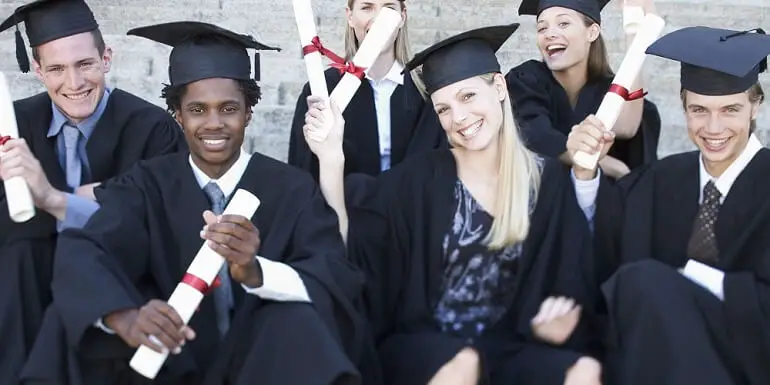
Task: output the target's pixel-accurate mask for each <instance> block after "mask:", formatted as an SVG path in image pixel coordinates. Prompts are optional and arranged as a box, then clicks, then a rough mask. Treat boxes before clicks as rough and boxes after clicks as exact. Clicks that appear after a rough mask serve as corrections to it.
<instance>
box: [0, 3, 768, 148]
mask: <svg viewBox="0 0 770 385" xmlns="http://www.w3.org/2000/svg"><path fill="white" fill-rule="evenodd" d="M617 2H618V0H614V1H613V2H612V3H611V4H609V5H608V6H607V7H606V8H605V10H604V12H603V15H602V18H603V30H604V32H603V33H604V38H605V40H606V41H607V43H608V46H609V49H610V52H611V59H612V63H613V66H614V67H615V68H617V66H618V65H620V61H621V60H622V58H623V54H624V50H625V41H624V37H623V33H622V24H621V22H622V19H621V12H620V8H619V7H618V6H617V5H616V4H615V3H617ZM313 3H314V11H315V14H316V18H317V25H318V29H319V34H320V35H321V36H322V39H323V40H324V41H325V43H326V45H327V46H329V47H330V48H331V49H333V50H334V51H335V52H340V53H341V52H342V36H343V35H342V33H343V27H344V7H345V1H343V0H315V1H314V2H313ZM519 3H520V1H506V0H410V1H408V2H407V4H408V7H409V8H408V12H409V18H410V21H409V27H410V33H411V39H412V46H413V49H414V51H415V52H417V51H419V50H421V49H423V48H425V47H427V46H428V45H430V44H432V43H434V42H436V41H438V40H439V39H442V38H445V37H447V36H450V35H452V34H455V33H458V32H461V31H464V30H467V29H471V28H475V27H481V26H485V25H493V24H503V23H511V22H520V23H521V24H522V26H521V28H520V29H519V31H517V32H516V34H514V35H513V37H512V38H511V39H510V40H509V41H508V42H507V43H506V44H505V46H504V47H503V48H502V49H501V50H500V53H499V57H500V60H501V62H502V64H503V68H504V69H505V70H506V71H507V70H508V69H510V68H511V67H513V66H514V65H516V64H517V63H520V62H522V61H524V60H527V59H530V58H534V57H536V55H537V53H536V49H535V40H534V38H535V27H534V19H533V18H532V17H519V16H517V14H516V10H517V9H518V6H519ZM21 4H22V2H19V1H9V0H2V1H0V12H2V15H3V17H5V15H10V14H11V12H12V11H13V9H14V8H16V7H18V6H19V5H21ZM89 5H90V6H91V8H92V9H93V10H94V13H95V14H96V17H97V20H98V21H99V23H100V25H101V29H102V32H103V33H104V35H105V39H106V41H107V44H108V45H110V46H111V47H112V48H113V51H114V65H113V70H112V71H111V72H110V74H109V76H108V82H109V84H110V85H111V86H113V87H119V88H122V89H124V90H127V91H129V92H133V93H135V94H137V95H139V96H141V97H143V98H145V99H147V100H149V101H151V102H153V103H156V104H158V105H161V106H163V105H164V102H163V100H161V99H160V90H161V87H162V83H163V82H166V81H167V66H168V54H169V52H170V48H169V47H166V46H163V45H160V44H156V43H153V42H150V41H147V40H145V39H141V38H137V37H129V36H126V35H125V33H126V31H128V30H129V29H131V28H134V27H138V26H143V25H148V24H155V23H161V22H169V21H181V20H196V21H205V22H210V23H215V24H218V25H221V26H223V27H225V28H229V29H232V30H234V31H237V32H240V33H248V34H252V35H253V36H255V37H256V38H257V40H259V41H262V42H264V43H266V44H268V45H277V46H279V47H281V48H282V49H283V50H282V51H281V52H272V51H268V52H264V53H263V54H262V82H261V84H260V85H261V86H262V89H263V99H262V101H261V103H260V104H259V105H258V106H257V108H256V111H255V116H254V119H253V121H252V124H251V126H250V127H249V132H248V135H247V143H246V147H247V149H248V150H250V151H259V152H262V153H264V154H266V155H269V156H272V157H275V158H277V159H280V160H285V158H286V154H287V150H288V135H289V128H290V124H291V118H292V114H293V111H294V105H295V102H296V99H297V96H298V95H299V92H300V90H301V89H302V86H303V85H304V83H305V82H306V74H305V72H304V65H303V63H302V59H301V56H300V48H299V44H298V36H297V28H296V25H295V22H294V16H293V10H292V6H291V2H290V1H289V0H279V1H270V0H90V1H89ZM656 6H657V8H658V10H659V12H660V13H661V14H662V15H663V16H664V17H665V19H666V21H667V26H666V31H665V32H668V31H672V30H674V29H678V28H682V27H685V26H692V25H705V26H712V27H721V28H731V29H740V30H742V29H749V28H754V27H764V28H765V29H768V30H770V0H730V1H723V0H658V1H656ZM25 40H26V39H25ZM14 52H15V51H14V40H13V30H9V31H6V32H4V33H2V34H0V71H3V72H4V73H6V74H7V75H8V77H9V81H10V84H11V93H12V95H13V97H14V98H21V97H24V96H28V95H31V94H34V93H37V92H40V91H42V90H43V87H42V85H41V84H40V83H39V82H38V81H37V79H36V78H35V77H34V75H32V74H22V73H20V72H19V71H18V66H17V65H16V61H15V55H14ZM725 60H729V58H725ZM644 73H645V79H646V82H647V88H648V89H649V92H650V94H649V96H648V97H649V98H650V99H651V100H652V101H654V102H655V103H656V104H657V106H658V108H659V110H660V113H661V116H662V119H663V128H662V132H661V139H660V146H659V151H658V152H659V155H660V156H665V155H668V154H672V153H676V152H680V151H685V150H689V149H692V148H693V147H692V145H691V144H690V142H689V140H688V139H687V135H686V132H685V121H684V116H683V113H682V110H681V104H680V102H679V97H678V89H679V78H678V76H679V66H678V65H675V64H674V63H672V62H669V61H667V60H664V59H660V58H656V57H649V58H648V59H647V62H646V63H645V68H644ZM762 78H763V79H762V83H763V85H764V86H765V90H766V91H768V92H770V74H766V75H764V76H762ZM761 110H762V112H761V114H760V116H759V120H758V123H759V124H758V126H759V128H758V133H759V136H760V139H761V140H762V141H763V143H768V140H770V106H763V107H762V109H761Z"/></svg>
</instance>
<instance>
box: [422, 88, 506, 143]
mask: <svg viewBox="0 0 770 385" xmlns="http://www.w3.org/2000/svg"><path fill="white" fill-rule="evenodd" d="M505 95H506V86H505V79H503V77H502V75H500V74H495V77H494V78H493V80H492V82H489V81H487V80H485V79H484V78H482V77H480V76H475V77H472V78H469V79H465V80H462V81H459V82H456V83H454V84H450V85H448V86H445V87H444V88H441V89H439V90H437V91H435V92H434V93H433V94H431V100H432V101H433V108H434V110H435V111H436V114H438V117H439V121H440V122H441V127H443V128H444V131H446V134H447V136H448V137H449V140H450V142H451V143H452V144H453V145H454V146H455V147H462V148H465V149H467V150H471V151H481V150H485V149H487V148H490V146H492V145H493V144H495V143H496V142H497V137H498V135H499V133H500V128H501V127H502V125H503V108H502V104H501V103H502V102H503V101H505V102H506V103H508V101H506V96H505Z"/></svg>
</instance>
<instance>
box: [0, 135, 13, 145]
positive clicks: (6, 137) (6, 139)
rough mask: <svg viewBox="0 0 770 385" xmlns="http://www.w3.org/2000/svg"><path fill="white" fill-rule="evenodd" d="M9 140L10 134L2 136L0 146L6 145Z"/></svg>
mask: <svg viewBox="0 0 770 385" xmlns="http://www.w3.org/2000/svg"><path fill="white" fill-rule="evenodd" d="M9 140H11V137H10V136H0V146H2V145H4V144H5V143H6V142H8V141H9Z"/></svg>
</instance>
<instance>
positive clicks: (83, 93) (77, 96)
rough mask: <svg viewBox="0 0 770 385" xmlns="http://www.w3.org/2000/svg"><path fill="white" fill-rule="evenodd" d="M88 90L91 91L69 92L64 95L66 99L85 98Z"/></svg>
mask: <svg viewBox="0 0 770 385" xmlns="http://www.w3.org/2000/svg"><path fill="white" fill-rule="evenodd" d="M89 92H91V91H86V92H81V93H79V94H69V95H65V96H67V99H73V100H77V99H83V98H85V97H86V96H88V93H89Z"/></svg>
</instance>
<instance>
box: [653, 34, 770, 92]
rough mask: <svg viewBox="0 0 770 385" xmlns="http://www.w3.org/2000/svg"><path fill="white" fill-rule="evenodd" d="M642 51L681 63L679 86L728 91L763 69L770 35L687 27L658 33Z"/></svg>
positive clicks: (743, 85)
mask: <svg viewBox="0 0 770 385" xmlns="http://www.w3.org/2000/svg"><path fill="white" fill-rule="evenodd" d="M646 52H647V54H650V55H655V56H660V57H663V58H666V59H671V60H674V61H678V62H680V63H682V64H681V83H682V88H684V89H686V90H689V91H692V92H695V93H698V94H701V95H731V94H737V93H740V92H744V91H746V90H748V89H749V88H751V86H752V85H754V84H755V83H757V80H758V79H759V73H760V72H763V71H764V70H766V69H767V55H768V54H770V36H767V35H765V32H764V31H763V30H761V29H755V30H748V31H732V30H729V29H717V28H709V27H687V28H682V29H680V30H677V31H674V32H671V33H669V34H667V35H665V36H663V37H661V38H660V39H658V40H657V41H656V42H655V43H653V44H652V45H650V46H649V47H648V48H647V51H646Z"/></svg>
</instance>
